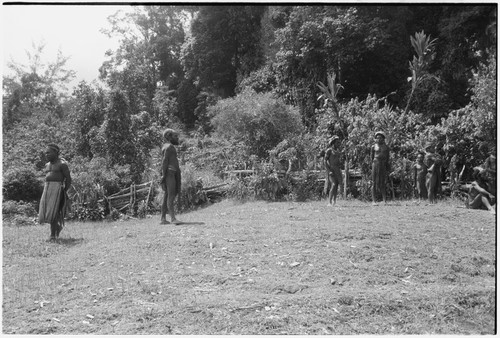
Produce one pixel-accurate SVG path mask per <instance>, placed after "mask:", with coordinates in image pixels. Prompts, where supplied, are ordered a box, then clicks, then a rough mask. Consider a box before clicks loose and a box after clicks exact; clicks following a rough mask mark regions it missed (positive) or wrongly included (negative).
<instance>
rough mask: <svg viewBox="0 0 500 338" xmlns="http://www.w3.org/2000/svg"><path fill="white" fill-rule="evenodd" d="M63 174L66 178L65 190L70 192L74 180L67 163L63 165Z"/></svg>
mask: <svg viewBox="0 0 500 338" xmlns="http://www.w3.org/2000/svg"><path fill="white" fill-rule="evenodd" d="M61 172H62V174H63V176H64V190H65V191H68V189H69V188H70V187H71V182H72V180H71V174H70V172H69V168H68V165H67V164H66V163H61Z"/></svg>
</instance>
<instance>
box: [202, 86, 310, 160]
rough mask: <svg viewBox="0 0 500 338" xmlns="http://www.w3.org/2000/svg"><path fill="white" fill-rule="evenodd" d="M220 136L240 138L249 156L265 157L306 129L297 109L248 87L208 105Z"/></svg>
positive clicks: (230, 138) (235, 139) (268, 94)
mask: <svg viewBox="0 0 500 338" xmlns="http://www.w3.org/2000/svg"><path fill="white" fill-rule="evenodd" d="M209 111H210V112H211V114H212V115H213V116H214V117H213V119H212V124H213V126H214V127H215V132H216V134H217V135H219V136H220V137H221V138H227V139H229V140H233V141H241V142H243V144H244V145H245V146H246V147H247V148H248V155H257V156H258V157H259V158H266V157H267V155H268V151H269V150H271V149H272V148H274V147H275V146H276V145H277V144H278V143H279V142H281V141H282V140H283V139H285V138H286V137H287V136H289V135H293V134H301V133H302V131H303V130H304V128H303V125H302V122H301V119H300V114H299V112H298V110H297V109H296V108H294V107H292V106H289V105H286V104H284V103H283V101H282V100H280V99H277V98H275V97H274V96H273V95H272V94H270V93H264V94H257V93H255V92H254V91H251V90H246V91H244V92H242V93H241V94H239V95H237V96H236V97H234V98H228V99H225V100H220V101H219V102H217V104H216V105H215V106H212V107H210V108H209Z"/></svg>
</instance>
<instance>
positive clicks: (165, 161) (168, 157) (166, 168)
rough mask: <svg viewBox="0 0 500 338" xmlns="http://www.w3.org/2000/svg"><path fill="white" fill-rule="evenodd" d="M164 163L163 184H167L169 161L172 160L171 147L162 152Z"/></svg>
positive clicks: (162, 162)
mask: <svg viewBox="0 0 500 338" xmlns="http://www.w3.org/2000/svg"><path fill="white" fill-rule="evenodd" d="M162 155H163V158H162V161H161V182H165V180H166V178H167V171H168V165H169V159H170V156H169V155H170V154H169V147H166V148H165V149H163V151H162Z"/></svg>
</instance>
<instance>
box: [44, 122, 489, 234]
mask: <svg viewBox="0 0 500 338" xmlns="http://www.w3.org/2000/svg"><path fill="white" fill-rule="evenodd" d="M163 138H164V141H165V143H164V144H163V146H162V149H161V153H162V164H161V179H160V186H161V188H162V190H163V191H164V194H163V201H162V205H161V218H160V224H169V223H172V224H176V225H177V224H181V222H180V221H179V220H178V219H177V218H176V215H175V206H174V201H175V198H176V197H178V196H179V195H180V192H181V170H180V166H179V160H178V158H177V150H176V148H175V146H177V145H179V133H178V132H176V131H175V130H173V129H166V130H165V131H164V132H163ZM385 139H386V137H385V134H384V132H382V131H377V132H376V133H375V143H374V144H373V146H372V147H371V148H370V159H371V161H372V182H373V184H372V202H373V204H375V205H376V202H377V200H376V197H377V195H382V200H383V201H384V203H385V202H386V184H387V177H388V173H390V172H391V170H390V158H389V147H388V146H387V144H386V143H385ZM59 154H60V149H59V147H58V146H57V145H56V144H49V145H47V149H46V151H45V156H46V158H47V159H48V160H49V162H47V164H46V165H45V173H46V175H45V185H44V189H43V194H42V198H41V200H40V207H39V214H38V221H39V223H40V224H42V223H50V240H55V239H57V238H58V237H59V234H60V233H61V230H62V229H63V227H64V218H65V216H66V213H67V211H68V206H69V199H68V194H67V191H68V189H69V188H70V187H71V174H70V170H69V167H68V163H67V161H65V160H64V159H63V158H60V156H59ZM341 157H342V152H341V151H340V138H339V137H338V136H333V137H332V138H330V140H329V142H328V149H327V150H326V151H325V152H324V164H325V168H326V173H327V178H326V182H325V194H326V192H328V205H329V206H333V205H335V204H336V202H337V194H338V187H339V185H340V183H341V182H342V170H341ZM441 165H442V159H441V158H440V156H439V155H438V154H437V153H436V149H435V146H434V145H433V144H432V143H427V144H426V146H425V152H420V153H419V154H418V155H417V161H416V163H415V165H414V167H413V173H414V186H415V189H416V191H417V194H418V197H419V198H420V199H426V198H427V199H428V200H429V202H430V203H436V196H437V194H438V192H439V191H440V190H441V179H440V172H441ZM328 186H330V188H329V189H328ZM495 196H496V156H495V155H494V154H493V153H492V154H491V155H490V157H488V159H487V160H486V161H485V163H484V165H483V166H482V167H476V168H474V182H472V184H471V185H470V188H469V196H468V201H467V207H470V208H474V209H479V208H485V209H488V210H490V211H491V212H493V213H494V212H495V208H494V205H495ZM167 213H168V214H169V216H170V222H169V221H167Z"/></svg>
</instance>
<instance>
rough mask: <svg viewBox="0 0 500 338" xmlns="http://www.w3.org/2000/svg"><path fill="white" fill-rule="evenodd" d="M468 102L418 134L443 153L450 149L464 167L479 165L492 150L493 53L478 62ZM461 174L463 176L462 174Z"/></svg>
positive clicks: (494, 117) (494, 126)
mask: <svg viewBox="0 0 500 338" xmlns="http://www.w3.org/2000/svg"><path fill="white" fill-rule="evenodd" d="M470 85H471V90H472V92H473V95H472V99H471V102H470V103H469V104H468V105H467V106H465V107H464V108H461V109H458V110H455V111H453V112H451V113H450V114H449V116H448V117H447V118H443V119H441V122H440V123H439V124H438V125H436V126H431V127H429V128H427V129H426V130H424V131H422V133H421V135H420V138H421V139H428V140H431V141H434V142H436V143H437V144H438V145H439V146H440V147H439V148H440V149H439V150H441V151H442V152H444V153H449V152H454V153H456V154H457V155H458V156H459V158H460V163H461V164H462V165H465V166H466V168H468V170H467V171H466V173H467V174H466V175H467V176H468V178H469V179H470V178H471V175H472V168H473V167H475V166H477V165H480V164H482V163H483V162H484V160H485V159H486V158H487V157H488V156H489V154H490V153H491V152H495V151H496V144H497V114H496V60H495V57H494V54H493V55H491V56H490V59H489V62H488V63H487V64H486V65H482V66H481V68H480V69H479V71H478V72H477V73H475V75H474V78H473V80H472V81H471V83H470ZM464 178H465V177H464Z"/></svg>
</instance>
